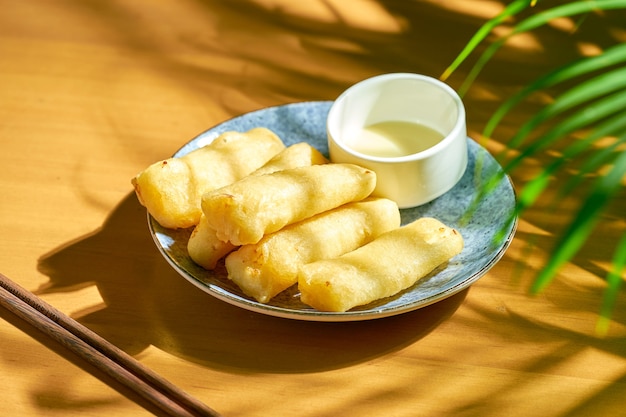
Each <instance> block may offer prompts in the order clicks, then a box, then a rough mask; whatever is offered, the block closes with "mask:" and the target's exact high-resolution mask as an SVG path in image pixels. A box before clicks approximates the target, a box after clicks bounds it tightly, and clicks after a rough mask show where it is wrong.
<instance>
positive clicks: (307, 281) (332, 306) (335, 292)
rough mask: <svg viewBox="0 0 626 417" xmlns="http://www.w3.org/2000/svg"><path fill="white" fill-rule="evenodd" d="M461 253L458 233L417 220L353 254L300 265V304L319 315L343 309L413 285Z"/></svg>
mask: <svg viewBox="0 0 626 417" xmlns="http://www.w3.org/2000/svg"><path fill="white" fill-rule="evenodd" d="M462 249H463V238H462V237H461V235H460V234H459V232H458V231H456V230H455V229H452V228H450V227H448V226H446V225H444V224H443V223H441V222H440V221H438V220H436V219H432V218H422V219H418V220H416V221H415V222H413V223H411V224H409V225H406V226H403V227H401V228H398V229H395V230H393V231H391V232H387V233H385V234H383V235H381V236H379V237H378V238H376V239H375V240H374V241H372V242H371V243H369V244H367V245H365V246H362V247H361V248H359V249H356V250H354V251H352V252H349V253H346V254H344V255H342V256H339V257H337V258H334V259H327V260H322V261H317V262H313V263H310V264H307V265H304V266H303V267H302V268H301V269H300V273H299V275H298V287H299V289H300V293H301V300H302V302H304V303H306V304H308V305H310V306H312V307H314V308H316V309H318V310H320V311H335V312H341V311H347V310H349V309H351V308H353V307H356V306H359V305H364V304H368V303H370V302H372V301H375V300H377V299H380V298H384V297H389V296H392V295H395V294H397V293H398V292H400V291H402V290H404V289H406V288H408V287H410V286H412V285H413V284H415V283H416V282H417V281H418V280H419V279H420V278H422V277H424V276H426V275H427V274H428V273H429V272H431V271H433V270H434V269H435V268H437V267H438V266H439V265H441V264H443V263H445V262H447V261H448V260H449V259H451V258H452V257H454V256H455V255H457V254H459V253H460V252H461V251H462Z"/></svg>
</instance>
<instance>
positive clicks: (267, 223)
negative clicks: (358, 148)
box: [202, 164, 376, 245]
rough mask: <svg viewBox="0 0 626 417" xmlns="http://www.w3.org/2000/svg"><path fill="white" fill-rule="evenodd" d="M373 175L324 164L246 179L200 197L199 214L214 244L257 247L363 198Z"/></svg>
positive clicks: (370, 188)
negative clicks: (275, 235)
mask: <svg viewBox="0 0 626 417" xmlns="http://www.w3.org/2000/svg"><path fill="white" fill-rule="evenodd" d="M375 186H376V174H375V173H374V172H373V171H370V170H368V169H365V168H362V167H360V166H357V165H352V164H325V165H313V166H310V167H300V168H292V169H286V170H283V171H278V172H274V173H271V174H267V175H260V176H248V177H246V178H243V179H242V180H240V181H237V182H235V183H233V184H231V185H228V186H226V187H222V188H220V189H218V190H214V191H210V192H208V193H206V194H205V195H204V196H203V197H202V211H203V212H204V214H205V215H206V217H207V219H208V222H209V225H210V226H211V227H213V228H214V229H215V231H216V232H217V237H218V238H219V239H220V240H224V241H229V242H230V243H232V244H233V245H247V244H251V243H257V242H258V241H259V240H261V238H262V237H263V236H264V235H266V234H269V233H273V232H276V231H278V230H280V229H282V228H283V227H285V226H287V225H289V224H292V223H296V222H298V221H300V220H304V219H306V218H308V217H311V216H314V215H316V214H319V213H321V212H324V211H326V210H330V209H333V208H335V207H339V206H341V205H343V204H346V203H349V202H352V201H359V200H362V199H364V198H365V197H367V196H369V195H370V194H371V193H372V191H373V190H374V187H375Z"/></svg>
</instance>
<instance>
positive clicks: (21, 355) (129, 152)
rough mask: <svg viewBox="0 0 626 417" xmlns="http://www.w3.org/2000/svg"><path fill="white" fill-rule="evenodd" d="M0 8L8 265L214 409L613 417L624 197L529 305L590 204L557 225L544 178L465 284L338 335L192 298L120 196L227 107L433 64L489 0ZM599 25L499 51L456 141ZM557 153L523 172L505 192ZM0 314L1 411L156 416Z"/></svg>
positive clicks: (625, 332)
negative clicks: (559, 243)
mask: <svg viewBox="0 0 626 417" xmlns="http://www.w3.org/2000/svg"><path fill="white" fill-rule="evenodd" d="M355 3H358V4H356V6H355ZM0 6H1V8H0V10H2V12H1V13H0V120H1V122H0V140H1V143H2V152H1V154H0V164H1V166H2V170H1V171H0V192H1V193H2V200H1V203H0V235H1V236H2V239H0V271H1V272H2V273H4V274H6V275H7V276H9V277H11V278H12V279H13V280H15V281H16V282H18V283H19V284H20V285H22V286H23V287H25V288H27V289H29V290H31V291H33V292H35V293H36V294H38V295H39V296H40V297H41V298H43V299H44V300H45V301H47V302H48V303H50V304H52V305H53V306H55V307H57V308H58V309H59V310H61V311H63V312H65V313H67V314H68V315H70V316H71V317H73V318H74V319H76V320H77V321H79V322H80V323H83V324H84V325H86V326H87V327H89V328H90V329H92V330H94V331H95V332H97V333H98V334H100V335H101V336H103V337H105V338H106V339H108V340H109V341H111V342H112V343H114V344H115V345H117V346H118V347H120V348H121V349H123V350H124V351H126V352H128V353H129V354H131V355H132V356H134V357H135V358H136V359H137V360H138V361H140V362H141V363H142V364H144V365H146V366H148V367H149V368H151V369H153V370H154V371H156V372H157V373H159V374H160V375H162V376H164V377H165V378H166V379H168V380H170V381H171V382H173V383H175V384H177V385H178V386H180V387H181V388H183V389H184V390H186V391H187V392H189V393H190V394H192V395H194V396H195V397H197V398H199V399H201V400H202V401H204V402H206V403H207V404H209V405H210V406H211V407H213V408H214V409H216V410H217V411H219V412H221V413H222V414H223V415H224V416H230V417H234V416H246V417H251V416H301V417H306V416H315V417H320V416H338V415H341V416H381V415H388V416H412V417H414V416H481V417H489V416H502V415H508V416H528V415H542V416H589V415H594V416H600V415H603V416H609V415H611V416H613V415H623V414H624V413H625V411H624V407H623V405H624V394H625V393H626V327H625V323H626V312H625V311H626V310H624V309H623V306H624V303H625V302H626V297H624V294H623V293H622V294H621V295H620V298H619V302H620V304H619V305H618V309H617V311H616V312H615V314H614V316H613V322H612V323H611V327H610V330H609V332H608V334H607V335H606V336H604V337H600V336H599V335H598V334H597V333H595V330H594V328H595V325H596V322H597V318H598V315H597V313H598V311H599V305H600V300H601V295H602V292H603V289H604V282H603V280H602V278H603V277H604V275H605V274H606V271H607V269H608V267H609V262H610V257H611V254H612V250H613V247H614V245H615V243H616V242H617V239H618V238H619V236H620V235H621V234H622V233H624V230H625V228H626V223H625V220H624V213H625V212H626V197H625V195H624V193H623V192H622V193H621V194H620V196H619V198H618V199H617V200H616V201H615V203H614V204H613V205H612V206H611V208H610V209H609V211H608V212H607V214H606V215H605V216H604V217H603V219H602V221H601V223H600V225H599V229H598V232H597V234H595V235H594V237H593V240H592V243H590V244H589V245H587V246H585V247H584V248H583V250H582V252H581V253H580V254H579V256H578V257H577V258H576V259H575V260H574V261H573V262H571V263H568V264H567V265H566V266H565V268H564V269H563V270H562V271H561V273H560V274H559V275H558V277H557V279H556V281H555V282H554V284H553V285H552V286H550V287H548V289H547V290H546V291H545V292H543V293H542V294H540V295H538V296H536V297H530V296H529V295H528V293H527V289H528V283H529V282H530V279H532V277H533V274H534V273H536V272H537V271H538V270H539V269H541V267H542V265H544V264H545V262H546V257H547V256H549V250H550V248H551V245H552V244H553V243H554V237H555V234H556V233H558V231H560V230H561V229H562V227H563V225H564V224H566V222H567V219H568V218H569V216H571V214H572V213H573V212H574V210H575V208H576V206H577V204H578V203H579V202H580V199H581V198H582V197H580V196H578V195H574V196H571V197H570V198H569V199H566V200H565V201H564V202H563V203H562V204H561V205H560V206H559V209H558V212H557V213H554V214H552V213H550V211H549V210H548V209H547V208H546V207H548V206H549V204H550V196H552V195H554V192H555V190H556V189H557V186H556V185H554V186H552V188H550V189H549V191H548V194H547V197H546V199H545V202H543V203H540V204H539V205H538V206H537V207H536V208H534V209H532V210H530V211H528V212H527V213H526V214H525V215H524V217H523V218H522V219H521V221H520V225H519V229H518V232H517V235H516V239H515V240H514V242H513V244H512V246H511V247H510V248H509V250H508V252H507V253H506V255H505V256H504V258H503V259H502V260H501V261H500V262H499V263H498V264H497V265H496V266H495V267H494V268H493V269H492V270H491V271H490V272H489V273H488V274H487V275H486V276H484V277H483V278H482V279H481V280H480V281H478V282H477V283H476V284H475V285H473V286H472V287H471V289H469V290H468V291H464V292H462V293H460V294H458V295H456V296H454V297H452V298H449V299H447V300H445V301H443V302H440V303H437V304H435V305H432V306H430V307H427V308H424V309H422V310H418V311H415V312H413V313H408V314H404V315H401V316H397V317H393V318H387V319H382V320H374V321H366V322H356V323H343V324H342V323H312V322H299V321H295V320H287V319H279V318H272V317H268V316H264V315H260V314H256V313H252V312H248V311H245V310H242V309H239V308H237V307H233V306H230V305H228V304H226V303H224V302H222V301H219V300H217V299H214V298H213V297H211V296H209V295H207V294H205V293H203V292H201V291H199V290H198V289H196V288H195V287H193V286H192V285H190V284H189V283H188V282H186V281H185V280H183V279H182V278H181V277H180V276H178V275H177V273H176V272H174V271H173V270H172V269H171V268H170V267H169V266H168V264H167V263H166V262H165V260H164V259H163V258H162V257H161V255H160V254H159V253H158V251H157V249H156V247H155V245H154V244H153V242H152V240H151V237H150V235H149V232H148V228H147V224H146V216H145V210H144V209H143V207H141V206H140V205H139V204H138V202H137V200H136V198H135V196H134V194H133V191H132V187H131V185H130V178H131V177H133V176H134V175H135V174H136V173H137V172H139V171H140V170H142V169H143V168H144V167H146V166H147V165H148V164H150V163H152V162H154V161H156V160H159V159H162V158H166V157H168V156H169V155H171V154H172V153H173V152H175V151H176V150H177V149H178V148H179V147H181V146H182V145H183V144H184V143H185V142H187V141H188V140H190V139H191V138H193V137H194V136H196V135H197V134H199V133H200V132H202V131H204V130H205V129H208V128H209V127H211V126H213V125H215V124H217V123H219V122H222V121H224V120H226V119H228V118H231V117H233V116H236V115H240V114H243V113H246V112H249V111H252V110H256V109H260V108H264V107H267V106H272V105H279V104H285V103H292V102H301V101H309V100H332V99H334V98H335V97H336V96H337V95H338V94H339V93H340V92H341V91H342V90H343V89H345V88H346V87H347V86H349V85H350V84H352V83H354V82H356V81H358V80H360V79H362V78H365V77H368V76H371V75H375V74H379V73H384V72H401V71H410V72H418V73H424V74H428V75H433V76H439V75H440V74H441V73H442V72H443V70H444V69H445V67H446V66H447V65H448V64H449V63H450V62H451V61H452V59H453V58H454V56H455V55H456V54H457V53H458V51H459V50H460V49H461V48H462V46H463V45H464V44H465V42H466V41H467V39H468V37H469V36H470V35H471V34H473V33H474V31H475V30H476V29H477V28H478V27H479V26H480V24H481V23H482V22H484V21H485V19H487V18H488V17H490V16H492V15H493V14H494V13H496V12H497V11H499V10H500V8H501V5H499V2H481V1H461V0H458V1H446V2H438V1H434V0H433V1H421V2H378V1H371V2H366V1H350V2H344V1H341V2H340V1H321V0H319V1H318V0H315V1H308V2H291V1H288V0H249V1H235V2H219V1H215V0H207V1H187V2H174V1H169V2H151V1H146V0H143V1H135V2H122V1H106V2H105V1H100V2H99V1H91V2H84V1H71V0H66V1H62V0H56V1H44V0H29V1H20V2H18V1H6V0H3V1H0ZM353 7H354V9H353ZM353 10H358V12H359V13H356V12H354V11H353ZM591 20H592V21H590V22H587V23H586V24H587V25H588V26H585V25H583V26H582V27H581V29H580V31H579V32H577V33H575V34H571V33H570V27H569V26H568V22H567V21H561V22H559V24H558V25H557V24H555V25H554V26H553V27H551V28H547V29H544V30H541V31H539V32H537V33H536V34H533V35H524V36H521V37H519V38H517V39H516V40H514V41H513V42H512V43H511V44H510V45H509V46H508V47H507V48H505V50H503V51H502V53H501V54H499V55H498V56H497V57H496V58H495V59H494V61H493V62H492V64H491V65H490V66H488V67H487V69H486V70H485V72H484V73H483V75H482V76H481V77H480V78H479V80H478V81H477V82H476V84H475V85H474V87H473V88H472V90H470V92H469V93H468V95H467V96H466V97H465V102H466V106H467V109H468V125H469V130H470V135H472V136H473V137H477V136H478V135H479V133H480V131H481V129H482V128H483V127H484V124H485V122H486V120H487V119H488V117H489V114H490V112H492V111H493V110H494V109H495V108H496V106H497V105H498V104H499V103H500V102H501V100H502V98H503V97H507V96H508V95H510V94H511V93H512V92H514V91H516V90H517V89H518V88H519V86H520V85H523V84H524V83H526V82H528V81H529V80H531V79H533V78H534V77H536V76H538V75H539V74H541V73H543V72H544V71H546V70H548V69H549V68H552V67H553V66H554V65H555V64H558V63H563V62H565V61H567V60H569V59H571V58H574V57H576V56H579V55H580V54H581V53H593V51H594V48H598V47H602V46H603V45H607V44H609V43H610V41H611V39H609V38H610V37H611V36H615V37H618V38H619V37H621V38H622V40H623V37H624V28H623V20H622V24H621V29H620V28H619V19H613V20H611V19H609V20H608V21H604V23H597V22H596V23H594V21H593V19H591ZM570 23H571V22H570ZM594 25H596V26H594ZM596 42H597V43H596ZM466 71H467V69H466V68H465V69H463V70H462V71H461V72H460V73H459V74H458V75H455V76H454V77H452V79H450V80H449V82H450V84H451V85H452V86H454V87H458V86H459V84H460V82H461V79H462V77H461V76H462V75H463V73H464V72H466ZM545 100H549V97H548V96H542V97H537V98H536V100H535V101H534V102H533V103H529V104H525V105H523V106H521V107H520V108H519V109H518V110H516V111H515V112H514V113H513V114H512V115H511V117H510V118H509V119H507V121H506V122H505V124H504V125H503V128H502V129H500V130H499V131H498V132H497V135H496V136H497V137H496V138H495V139H494V140H493V141H491V142H490V143H489V145H488V149H489V150H490V151H492V152H494V153H495V152H497V151H498V150H499V149H501V148H502V147H503V145H502V144H503V143H505V141H506V138H508V137H510V134H511V132H513V131H515V129H516V128H517V127H519V125H520V123H522V122H523V121H524V120H525V119H526V118H527V117H528V115H530V114H532V113H534V112H536V111H537V108H538V105H539V103H540V102H541V101H545ZM548 157H549V155H546V156H545V159H542V158H544V157H537V158H534V159H532V160H529V161H527V164H526V166H524V168H523V169H521V170H518V171H517V172H516V173H515V174H514V175H513V181H514V182H515V183H516V184H518V185H520V184H523V182H524V181H526V180H527V179H528V178H529V176H530V175H531V173H532V172H533V170H534V169H535V168H536V167H537V166H540V165H541V164H542V163H544V162H545V161H546V160H547V158H548ZM529 243H533V244H534V246H533V248H532V249H531V250H528V244H529ZM0 317H1V318H2V320H0V340H1V341H0V389H1V391H2V393H3V398H4V400H3V402H2V406H1V407H0V408H1V409H2V414H3V415H11V416H40V415H47V416H57V415H58V416H64V417H66V416H79V415H80V416H84V415H93V416H96V415H97V416H111V415H132V416H140V415H150V414H151V413H158V411H157V410H156V409H154V408H153V407H151V406H150V405H148V404H147V403H146V402H145V401H143V400H141V399H140V398H139V397H137V396H136V395H135V394H134V393H132V392H130V391H129V390H127V389H125V388H123V387H121V386H120V385H119V384H117V383H115V382H113V381H112V380H110V379H109V378H107V377H105V376H104V375H102V374H101V373H99V372H98V371H96V370H95V369H94V368H92V367H91V366H90V365H88V364H86V363H85V362H84V361H82V360H81V359H80V358H78V357H76V356H74V355H73V354H71V353H69V352H68V351H67V350H65V349H64V348H62V347H61V346H59V345H57V344H56V343H55V342H52V341H49V340H48V339H46V338H45V337H44V336H42V335H41V334H39V333H38V332H37V331H36V330H34V329H33V328H32V327H30V326H29V325H27V324H26V323H24V322H22V321H21V320H19V319H17V318H16V317H15V316H13V315H12V314H11V313H9V312H8V311H5V310H0Z"/></svg>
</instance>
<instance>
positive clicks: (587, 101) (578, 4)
mask: <svg viewBox="0 0 626 417" xmlns="http://www.w3.org/2000/svg"><path fill="white" fill-rule="evenodd" d="M534 5H535V2H534V1H528V0H526V1H523V0H518V1H514V2H512V3H511V4H509V6H507V7H506V8H505V9H504V10H503V11H502V13H500V14H499V15H498V16H496V17H494V18H493V19H491V20H489V21H488V22H486V23H485V24H484V26H483V27H482V28H481V29H480V30H479V31H478V32H477V33H476V34H475V35H474V37H472V38H471V39H470V41H469V42H468V44H467V45H466V47H465V48H464V49H463V50H462V51H461V53H460V54H459V56H458V57H457V58H456V59H455V60H454V62H453V63H452V64H451V65H450V67H448V68H447V69H446V71H445V72H444V74H443V75H442V78H444V79H445V78H447V77H448V76H450V74H452V72H453V71H455V70H456V69H457V68H458V67H459V66H460V65H461V64H462V63H463V62H464V61H465V60H466V59H467V58H468V57H469V56H470V55H471V54H472V53H473V52H474V51H475V50H476V48H477V47H478V46H479V44H481V43H482V42H483V41H485V40H486V39H487V38H488V36H489V35H490V34H491V33H492V32H493V29H495V28H496V27H498V26H499V25H500V24H502V23H503V22H505V21H506V20H507V19H510V18H513V17H517V16H518V15H519V14H520V13H522V12H523V11H524V10H526V9H528V8H529V7H531V6H534ZM615 9H626V0H595V1H593V0H588V1H582V0H580V1H572V2H570V3H566V4H562V5H559V6H555V7H552V8H549V9H546V10H543V11H539V12H537V13H536V14H534V15H531V16H530V17H527V18H524V19H522V20H520V22H519V23H517V24H516V25H515V26H513V27H512V28H511V31H510V33H509V34H507V35H506V36H504V37H501V38H499V39H497V40H495V41H493V42H492V43H490V44H489V45H488V46H487V47H486V48H485V50H484V51H483V52H482V53H481V54H480V56H479V57H478V59H477V61H476V63H475V64H474V65H473V66H472V68H471V69H470V71H469V73H468V76H467V77H466V79H465V81H464V83H463V84H462V86H461V88H460V89H459V90H460V93H461V94H464V93H465V92H466V91H467V89H468V88H469V87H470V86H471V84H472V83H473V82H474V81H475V79H476V77H477V76H478V75H479V74H480V72H481V71H482V69H483V68H484V66H485V65H486V64H487V63H488V62H489V61H490V60H491V58H492V57H493V56H494V54H495V53H496V52H497V51H498V50H499V49H500V48H501V47H502V46H503V45H504V44H505V43H506V42H507V40H508V39H509V38H510V37H511V36H514V35H516V34H519V33H522V32H527V31H531V30H533V29H536V28H538V27H540V26H542V25H545V24H547V23H548V22H550V21H551V20H553V19H556V18H561V17H571V16H575V15H580V16H584V15H586V14H588V13H591V12H595V11H599V10H602V11H608V10H615ZM567 83H569V84H573V85H574V86H573V87H569V88H567ZM559 86H560V87H565V91H564V92H563V93H562V94H560V95H558V96H556V97H555V98H554V100H553V101H552V103H550V104H549V105H546V106H545V107H544V108H543V109H541V110H540V111H539V112H538V113H537V114H535V115H534V116H533V117H531V118H530V119H529V120H527V121H526V122H525V123H524V124H523V125H522V126H520V128H519V129H518V130H517V132H516V134H515V135H513V137H512V138H511V139H510V140H509V141H508V143H507V146H508V149H516V150H517V151H518V153H517V154H516V156H514V157H513V158H510V160H509V161H508V162H507V163H506V164H505V165H504V168H505V169H504V170H505V172H507V173H510V172H511V171H513V170H514V169H516V168H518V167H519V166H520V165H521V163H522V162H523V161H525V160H527V159H528V158H530V157H532V156H534V155H536V154H538V153H540V152H545V151H547V150H549V149H551V148H553V147H555V146H557V144H558V145H559V146H560V147H561V148H562V149H560V150H559V156H558V157H556V158H555V159H554V160H553V161H552V162H551V163H550V164H548V165H547V166H546V167H544V168H543V169H542V170H541V172H540V173H539V174H538V175H536V176H535V177H534V178H533V179H531V180H530V181H528V182H527V183H526V184H525V185H524V186H523V187H522V189H521V191H520V192H519V194H518V203H517V207H516V215H521V214H522V213H523V212H524V210H526V209H527V208H529V207H530V206H532V205H533V204H535V203H536V202H537V200H538V199H539V197H540V196H541V195H542V194H543V193H544V191H545V190H546V189H547V187H548V185H549V184H550V183H551V181H552V179H553V178H554V177H555V175H556V174H557V172H558V171H560V170H564V169H567V167H568V166H569V163H570V162H572V161H574V160H576V159H577V158H582V157H583V156H584V157H585V158H584V159H583V163H582V164H581V165H579V166H578V168H577V173H576V174H574V175H571V176H570V179H569V181H567V183H566V184H565V185H563V186H561V187H560V190H559V192H558V193H557V195H556V197H555V201H558V200H559V199H561V198H562V197H563V196H565V195H567V194H568V193H570V192H571V191H572V190H574V189H576V188H577V187H579V186H580V184H581V182H582V181H583V180H588V179H589V178H592V181H591V185H590V189H589V192H588V195H586V198H584V199H583V202H582V203H581V206H580V207H579V209H578V211H577V212H576V213H575V215H574V217H573V219H572V220H571V222H570V223H569V225H568V226H567V227H566V228H565V230H564V231H563V233H562V234H561V235H560V236H558V237H557V241H556V243H557V244H556V246H555V249H554V251H553V253H552V256H551V258H550V259H549V261H548V262H547V264H546V266H545V267H544V268H543V269H542V270H541V271H540V272H539V274H538V276H537V277H536V278H535V280H534V282H533V284H532V286H531V292H533V293H536V292H539V291H541V290H543V289H544V288H545V287H546V286H547V285H549V284H550V283H551V281H552V280H553V278H554V277H555V276H556V274H557V272H558V271H559V269H560V268H561V267H563V265H564V264H565V263H566V262H568V261H569V260H571V259H572V258H573V257H574V256H575V255H576V254H577V253H578V251H579V250H580V248H581V247H582V246H583V244H584V243H585V242H586V241H587V240H588V238H589V236H590V234H591V233H592V231H593V230H594V228H595V226H596V225H597V223H598V221H599V220H600V216H601V215H602V213H603V211H604V210H605V209H606V207H607V206H608V204H609V202H610V201H611V200H612V199H613V197H614V196H615V194H616V193H617V192H618V191H619V190H620V189H621V188H622V187H623V181H624V178H626V152H624V151H623V146H624V144H626V117H624V115H623V112H624V110H623V109H625V108H626V44H618V45H615V46H612V47H610V48H607V49H606V50H605V51H603V52H602V53H601V54H600V55H597V56H593V57H588V58H583V59H580V60H577V61H575V62H572V63H569V64H567V65H565V66H563V67H561V68H557V69H556V70H554V71H552V72H550V73H548V74H546V75H545V76H543V77H541V78H539V79H537V80H535V81H533V82H531V83H530V84H528V85H527V86H526V87H525V88H523V89H521V90H520V91H519V92H518V93H516V94H515V95H513V96H511V97H510V98H509V99H507V100H506V101H505V102H504V103H502V105H501V106H500V107H499V108H498V109H497V110H496V111H495V112H494V114H493V115H492V117H491V118H490V119H489V120H488V122H487V123H486V126H485V128H484V130H483V137H484V138H489V137H492V136H493V134H494V132H495V131H496V128H497V127H498V126H499V125H500V123H501V122H502V121H503V120H504V118H505V117H506V116H507V114H509V113H510V112H511V111H512V110H513V109H514V108H515V107H516V106H517V105H519V104H520V103H522V102H524V101H525V100H526V99H528V98H530V97H532V96H533V95H534V94H536V93H537V92H541V91H545V90H546V89H547V88H553V87H559ZM581 132H584V134H585V136H584V138H582V139H576V140H572V137H573V135H574V134H575V133H581ZM606 138H612V140H613V142H612V144H610V145H609V146H606V145H605V146H598V145H597V142H598V141H599V140H603V139H606ZM504 153H506V151H505V152H504ZM504 153H503V155H499V156H498V158H499V159H501V160H502V159H504ZM589 154H591V156H588V155H589ZM607 167H608V168H607ZM605 168H607V169H605ZM601 171H602V172H604V171H606V172H605V173H600V172H601ZM497 180H498V179H497V178H494V182H495V181H497ZM488 191H489V190H488V189H486V190H484V192H488ZM554 204H556V202H555V203H554ZM625 268H626V233H624V234H623V235H622V237H621V240H620V242H619V243H618V244H617V247H616V250H615V253H614V254H613V259H612V266H611V270H610V272H609V274H608V275H607V277H606V281H607V284H608V286H607V289H606V292H605V295H604V300H603V303H602V307H601V311H600V320H599V322H598V331H600V332H605V331H606V330H607V327H608V322H609V318H610V315H611V312H612V311H613V308H614V307H615V303H616V299H617V296H618V293H619V289H620V286H621V282H622V274H623V271H624V269H625Z"/></svg>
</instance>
